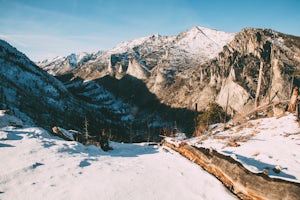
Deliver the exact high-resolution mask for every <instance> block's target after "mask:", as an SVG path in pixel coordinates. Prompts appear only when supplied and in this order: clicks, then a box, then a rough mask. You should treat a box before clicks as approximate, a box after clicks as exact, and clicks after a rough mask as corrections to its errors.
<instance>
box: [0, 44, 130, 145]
mask: <svg viewBox="0 0 300 200" xmlns="http://www.w3.org/2000/svg"><path fill="white" fill-rule="evenodd" d="M0 79H1V81H0V107H1V108H2V109H9V110H10V112H11V113H14V114H15V115H17V116H18V117H19V118H21V119H22V120H23V121H25V122H27V123H30V124H36V125H39V126H42V127H44V128H46V129H48V130H50V129H51V128H52V127H53V126H62V127H64V128H68V129H76V130H79V131H82V129H83V122H84V118H85V117H87V119H88V121H89V131H90V134H92V135H93V134H94V135H95V134H99V133H100V132H101V129H102V128H105V129H108V128H111V129H112V133H113V134H114V135H113V136H114V137H115V139H116V140H126V138H127V140H128V137H127V135H126V132H125V131H126V130H128V128H127V125H126V124H125V125H124V123H122V121H121V118H122V117H123V116H124V114H123V113H122V112H121V111H119V110H118V112H114V110H111V109H110V108H107V107H104V106H99V105H97V104H92V103H88V102H86V101H85V100H84V99H80V98H78V97H76V96H74V95H73V94H71V93H70V92H69V91H68V89H67V88H66V87H65V85H64V84H62V83H61V82H60V81H59V80H58V79H56V78H54V77H53V76H51V75H49V74H48V73H47V72H45V71H43V70H42V69H40V68H39V67H37V66H36V65H35V64H34V63H33V62H32V61H30V60H29V59H28V58H27V57H26V56H25V55H24V54H22V53H21V52H19V51H18V50H16V49H15V48H13V47H12V46H10V45H9V44H8V43H6V42H5V41H3V40H0ZM97 95H98V96H99V95H109V93H107V91H105V90H102V91H99V93H98V94H97ZM125 114H127V113H125ZM117 130H118V131H117ZM123 131H124V132H123ZM117 132H118V133H117Z"/></svg>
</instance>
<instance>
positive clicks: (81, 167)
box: [0, 112, 236, 200]
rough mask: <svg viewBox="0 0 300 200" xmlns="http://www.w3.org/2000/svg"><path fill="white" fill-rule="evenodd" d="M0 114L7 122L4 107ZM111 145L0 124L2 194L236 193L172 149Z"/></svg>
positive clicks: (214, 196)
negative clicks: (89, 143)
mask: <svg viewBox="0 0 300 200" xmlns="http://www.w3.org/2000/svg"><path fill="white" fill-rule="evenodd" d="M0 120H1V121H5V122H6V124H10V122H9V120H10V119H9V118H8V117H7V116H6V115H4V114H3V113H2V112H0ZM111 146H112V147H113V148H114V150H112V151H109V152H104V151H102V150H101V149H98V148H96V147H95V146H83V145H81V144H79V143H76V142H67V141H63V140H61V139H59V138H56V137H53V136H51V135H49V133H48V132H47V131H45V130H44V129H41V128H38V127H26V128H14V127H12V126H5V127H0V158H1V162H0V171H1V173H0V199H3V200H8V199H9V200H10V199H14V200H18V199H22V200H23V199H32V200H35V199H36V200H38V199H89V200H93V199H112V200H113V199H116V200H119V199H132V200H133V199H138V200H140V199H166V200H167V199H170V200H176V199H178V200H181V199H191V200H192V199H195V200H196V199H203V200H205V199H209V200H211V199H216V200H219V199H236V197H235V196H233V195H232V194H231V193H230V192H229V191H228V190H227V189H226V188H225V187H224V186H223V185H222V184H221V183H220V182H219V181H218V180H217V179H216V178H215V177H213V176H211V175H209V174H208V173H206V172H205V171H203V170H202V169H201V168H200V167H198V166H197V165H195V164H194V163H192V162H190V161H188V160H186V159H184V158H182V157H181V156H180V155H179V154H177V153H175V152H173V151H171V150H164V149H163V148H158V147H150V146H148V145H146V144H119V143H111Z"/></svg>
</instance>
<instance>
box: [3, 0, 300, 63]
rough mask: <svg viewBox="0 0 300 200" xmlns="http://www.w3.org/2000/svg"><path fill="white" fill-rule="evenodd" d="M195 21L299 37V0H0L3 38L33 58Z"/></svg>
mask: <svg viewBox="0 0 300 200" xmlns="http://www.w3.org/2000/svg"><path fill="white" fill-rule="evenodd" d="M196 25H199V26H204V27H208V28H214V29H218V30H223V31H226V32H238V31H240V30H241V29H242V28H245V27H255V28H272V29H275V30H277V31H280V32H284V33H288V34H292V35H297V36H300V0H0V38H1V39H4V40H6V41H8V42H9V43H10V44H12V45H13V46H15V47H16V48H17V49H18V50H20V51H22V52H24V53H25V54H26V55H27V56H28V57H29V58H31V59H33V60H34V61H37V60H42V59H44V58H51V57H55V56H58V55H59V56H65V55H68V54H70V53H72V52H74V53H78V52H82V51H86V52H95V51H98V50H106V49H110V48H112V47H114V46H116V45H117V44H118V43H120V42H122V41H126V40H131V39H134V38H138V37H143V36H147V35H150V34H156V33H159V34H160V35H177V34H178V33H180V32H182V31H185V30H187V29H190V28H192V27H193V26H196Z"/></svg>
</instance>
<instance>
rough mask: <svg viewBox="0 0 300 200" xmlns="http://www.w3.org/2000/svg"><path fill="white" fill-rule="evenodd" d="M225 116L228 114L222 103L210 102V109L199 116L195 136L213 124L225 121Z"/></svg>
mask: <svg viewBox="0 0 300 200" xmlns="http://www.w3.org/2000/svg"><path fill="white" fill-rule="evenodd" d="M225 117H226V114H225V112H224V110H223V108H222V107H221V106H220V105H218V104H217V103H211V104H209V105H208V109H207V110H206V111H205V112H203V113H201V114H199V115H198V116H197V119H196V127H195V132H194V136H199V135H201V134H202V133H204V132H205V131H206V130H207V129H208V126H209V125H211V124H216V123H220V122H223V121H224V119H225Z"/></svg>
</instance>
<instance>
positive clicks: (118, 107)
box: [0, 26, 300, 141]
mask: <svg viewBox="0 0 300 200" xmlns="http://www.w3.org/2000/svg"><path fill="white" fill-rule="evenodd" d="M37 65H38V66H39V67H40V68H41V69H43V70H45V71H47V72H49V73H45V71H43V70H41V69H39V67H37ZM0 66H1V68H0V77H1V85H0V94H1V99H0V103H1V105H2V107H9V108H11V109H12V110H13V111H14V112H15V113H17V114H18V115H19V117H21V118H22V119H23V120H28V121H32V123H38V124H39V125H42V126H44V127H46V128H50V127H51V126H54V125H59V126H62V127H64V128H69V129H70V128H73V129H77V130H78V129H79V130H81V129H82V128H83V120H84V117H85V116H88V118H89V120H90V126H91V132H92V134H97V133H98V132H100V129H101V128H106V129H111V130H112V134H113V135H114V137H115V138H116V139H117V140H123V141H129V140H132V139H133V140H136V141H141V140H145V135H149V134H150V135H151V137H154V138H155V137H156V138H157V135H158V134H159V130H160V128H161V127H164V126H169V127H171V126H174V125H176V126H177V128H179V129H181V130H182V131H185V132H187V133H189V134H191V133H192V131H193V123H194V122H193V119H194V116H195V115H194V111H193V110H194V107H195V104H197V105H198V108H199V109H202V110H203V109H205V108H206V107H207V105H208V104H209V103H211V102H217V103H218V104H220V105H221V106H223V107H225V106H226V105H227V104H228V107H229V109H228V112H229V113H232V114H242V113H245V112H247V111H249V110H251V109H252V108H253V107H254V101H255V99H258V102H259V104H263V103H265V102H268V101H280V100H285V99H288V98H289V96H290V91H291V88H292V87H294V86H299V85H300V82H299V80H298V77H297V75H296V74H297V72H298V70H299V68H300V38H299V37H296V36H291V35H287V34H283V33H279V32H276V31H274V30H270V29H253V28H247V29H243V30H242V31H241V32H239V33H236V34H232V33H225V32H222V31H217V30H212V29H208V28H204V27H198V26H197V27H193V28H192V29H191V30H188V31H185V32H182V33H180V34H179V35H177V36H160V35H150V36H147V37H143V38H139V39H135V40H132V41H127V42H123V43H121V44H120V45H118V46H116V47H115V48H113V49H111V50H109V51H99V52H97V53H80V54H78V55H76V54H71V55H69V56H66V57H56V58H54V59H51V60H44V61H41V62H38V63H33V62H32V61H30V60H29V59H28V58H27V57H26V56H25V55H24V54H22V53H20V52H18V51H17V50H16V49H14V48H13V47H11V46H10V45H9V44H7V43H6V42H4V41H1V42H0ZM260 68H261V69H262V73H263V79H262V86H261V89H260V91H259V93H257V83H258V75H259V69H260ZM53 76H55V77H56V78H54V77H53ZM257 94H258V95H259V96H258V97H257V98H256V96H257Z"/></svg>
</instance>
